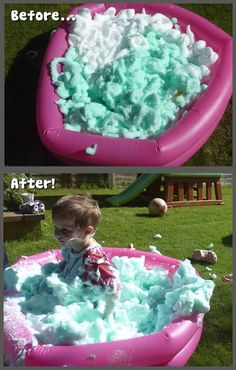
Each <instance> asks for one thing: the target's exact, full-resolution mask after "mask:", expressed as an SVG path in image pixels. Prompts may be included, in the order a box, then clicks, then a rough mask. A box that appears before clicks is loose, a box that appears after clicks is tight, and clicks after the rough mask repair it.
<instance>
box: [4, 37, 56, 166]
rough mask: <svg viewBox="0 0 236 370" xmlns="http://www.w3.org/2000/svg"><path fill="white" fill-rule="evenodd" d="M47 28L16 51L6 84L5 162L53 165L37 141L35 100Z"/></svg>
mask: <svg viewBox="0 0 236 370" xmlns="http://www.w3.org/2000/svg"><path fill="white" fill-rule="evenodd" d="M49 36H50V32H46V33H44V34H41V35H39V36H37V37H35V38H32V39H31V40H30V42H29V43H28V44H27V45H26V46H25V47H24V48H23V49H22V50H21V51H20V52H19V53H18V54H17V57H16V58H15V59H14V62H13V64H12V66H11V68H10V71H9V73H8V75H7V77H6V85H5V164H6V165H16V166H26V165H55V164H58V162H57V161H56V160H55V159H54V157H52V155H51V154H50V153H49V152H48V151H47V149H46V148H45V147H44V146H43V144H42V143H41V141H40V138H39V135H38V132H37V127H36V100H37V88H38V79H39V73H40V68H41V64H42V60H43V56H44V53H45V50H46V47H47V44H48V41H49Z"/></svg>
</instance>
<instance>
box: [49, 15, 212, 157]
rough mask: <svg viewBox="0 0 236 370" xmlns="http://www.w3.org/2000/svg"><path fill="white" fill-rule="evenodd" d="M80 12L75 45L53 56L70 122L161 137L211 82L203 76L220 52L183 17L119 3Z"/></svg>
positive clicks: (70, 126)
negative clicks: (182, 26)
mask: <svg viewBox="0 0 236 370" xmlns="http://www.w3.org/2000/svg"><path fill="white" fill-rule="evenodd" d="M75 18H76V20H75V21H74V22H70V31H69V35H68V42H69V49H68V50H67V52H66V53H65V55H64V57H60V58H55V59H54V60H53V61H52V63H51V76H52V82H53V83H54V85H55V86H56V92H57V94H58V96H59V97H60V99H59V100H58V101H57V102H56V103H57V104H58V107H59V109H60V111H61V113H63V114H64V128H65V129H67V130H73V131H81V132H89V133H93V134H99V135H104V136H112V137H127V138H140V139H146V138H155V137H156V136H157V135H159V134H160V133H161V132H163V131H165V130H166V129H167V128H169V127H170V126H171V125H172V124H173V123H174V122H175V121H176V120H177V119H178V118H179V116H180V115H181V114H182V113H181V112H182V111H183V108H184V107H186V106H187V105H188V104H189V103H190V102H192V101H193V100H194V99H195V98H196V97H197V96H198V95H199V94H200V93H201V92H202V91H204V90H205V89H206V88H207V85H206V84H204V83H202V79H203V78H204V77H205V76H207V75H208V74H209V73H210V69H209V68H208V67H209V66H210V65H211V64H213V63H214V62H215V61H216V60H217V57H218V56H217V54H216V53H215V52H214V51H213V50H212V48H211V47H209V46H207V45H206V42H205V41H204V40H195V36H194V34H193V32H192V31H191V28H190V26H187V28H186V31H185V32H184V31H182V30H180V29H179V28H180V27H178V24H177V19H175V18H172V19H169V18H168V17H166V16H165V15H163V14H160V13H157V14H154V15H149V14H146V12H145V10H144V11H143V12H142V13H135V11H134V9H125V10H121V11H120V12H119V13H118V14H117V15H115V9H114V8H108V9H107V10H106V11H105V12H104V13H103V14H95V16H94V17H93V18H92V16H91V14H90V12H89V10H88V9H81V10H80V11H79V13H78V14H76V15H75ZM58 64H61V65H63V68H62V71H61V72H60V73H59V72H58V69H57V65H58ZM86 153H87V154H90V155H94V154H95V152H94V151H93V150H91V148H90V147H88V148H86Z"/></svg>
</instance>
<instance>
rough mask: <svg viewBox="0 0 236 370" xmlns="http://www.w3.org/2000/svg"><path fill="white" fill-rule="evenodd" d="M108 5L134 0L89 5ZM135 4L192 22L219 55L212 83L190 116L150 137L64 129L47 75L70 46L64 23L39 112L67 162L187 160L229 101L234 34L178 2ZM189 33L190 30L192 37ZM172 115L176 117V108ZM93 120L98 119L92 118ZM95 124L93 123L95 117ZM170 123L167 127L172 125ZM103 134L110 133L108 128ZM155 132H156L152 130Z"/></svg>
mask: <svg viewBox="0 0 236 370" xmlns="http://www.w3.org/2000/svg"><path fill="white" fill-rule="evenodd" d="M110 6H114V7H115V8H116V9H117V12H118V11H119V10H120V9H122V8H130V7H131V4H119V5H118V4H116V5H114V4H109V5H105V4H89V5H88V4H86V7H87V8H89V9H90V11H91V13H92V14H94V13H103V12H104V10H105V9H106V8H108V7H110ZM132 7H133V8H134V9H135V11H136V13H140V12H141V11H142V9H143V8H145V10H146V12H147V13H149V14H155V13H157V12H160V13H162V14H164V15H166V16H167V17H168V18H170V19H173V17H176V18H177V19H178V23H179V25H180V27H181V30H186V28H187V26H188V25H190V26H191V29H192V31H193V33H194V35H195V36H196V39H197V40H205V41H206V43H207V45H209V46H210V47H211V48H213V50H214V51H215V52H216V53H217V54H218V55H219V59H218V61H217V62H216V63H215V64H214V65H213V67H211V73H210V75H209V76H208V77H207V78H206V80H205V81H204V82H206V83H207V85H208V88H207V89H206V91H204V92H203V93H202V94H201V95H200V96H199V97H198V99H197V100H196V101H195V102H194V103H193V104H192V106H191V107H190V108H189V111H188V113H187V114H186V115H184V116H182V118H180V119H179V121H178V122H177V123H176V124H175V125H174V126H173V127H171V128H169V129H168V130H167V131H166V132H164V133H162V134H161V135H158V136H157V137H156V138H154V139H152V140H150V139H135V138H132V139H127V138H121V137H119V138H118V137H116V138H113V137H108V136H107V137H106V136H100V135H96V134H91V133H85V132H73V131H69V130H65V128H64V127H63V115H62V113H60V111H59V110H58V107H57V105H56V104H55V101H56V100H58V96H57V95H56V94H55V91H54V88H55V86H53V85H52V83H51V80H50V76H49V74H48V68H49V64H50V62H51V61H52V60H53V59H54V58H55V57H58V58H60V57H62V56H63V55H64V54H65V52H66V50H67V49H68V46H69V45H68V41H67V39H68V34H69V33H70V31H69V29H68V24H66V23H64V24H62V25H61V26H60V27H58V29H57V30H56V32H55V33H54V34H53V36H52V39H51V41H50V43H49V46H48V49H47V53H46V55H45V59H44V62H43V66H42V72H41V77H40V84H39V94H38V110H37V117H38V128H39V133H40V136H41V138H42V140H43V142H44V143H45V144H46V146H47V147H48V148H49V149H50V150H51V151H52V152H53V153H54V154H55V155H57V156H59V157H61V158H62V159H64V160H65V161H66V162H67V163H68V164H69V163H71V164H80V163H81V164H83V163H86V164H94V165H180V164H182V163H184V162H185V161H186V160H187V159H189V158H190V157H191V156H192V155H193V154H194V153H195V152H196V151H197V150H198V149H199V148H200V147H201V145H202V144H203V143H204V142H205V141H206V140H207V139H208V137H209V136H210V134H211V133H212V132H213V130H214V128H215V127H216V125H217V123H218V121H219V119H220V118H221V116H222V114H223V112H224V109H225V107H226V105H227V102H228V99H229V97H230V95H231V89H232V73H231V72H232V66H231V46H232V45H231V43H232V41H231V38H230V37H229V36H228V35H227V34H225V33H224V32H223V31H222V30H220V29H219V28H217V27H216V26H214V25H213V24H211V23H210V22H208V21H206V20H205V19H203V18H201V17H199V16H197V15H196V14H194V13H191V12H189V11H186V10H185V9H182V8H180V7H177V6H175V5H170V4H159V5H156V4H155V5H154V4H140V5H132ZM79 8H81V7H77V8H75V9H73V10H72V12H71V14H75V13H76V12H77V11H78V9H79ZM98 15H99V14H98ZM169 22H170V21H169ZM75 29H76V27H75ZM190 32H191V31H190V30H188V33H189V35H190V36H191V33H190ZM75 36H76V35H73V37H74V39H73V37H72V36H70V45H74V46H75V45H76V46H78V45H80V43H81V41H80V40H79V41H78V35H77V36H76V37H77V38H75ZM77 44H78V45H77ZM80 46H81V45H80ZM81 48H82V46H81ZM123 58H126V56H123ZM83 59H84V61H86V60H87V59H88V57H87V59H86V55H83ZM85 59H86V60H85ZM100 59H101V58H100ZM95 62H97V60H95ZM202 86H204V85H202ZM59 90H60V89H59ZM59 90H58V92H59ZM199 92H200V90H199ZM177 99H178V100H180V97H178V96H177ZM180 103H181V102H180ZM93 108H94V107H93ZM94 109H95V108H94ZM95 110H96V109H95ZM95 113H96V112H95ZM154 113H155V112H154ZM172 116H173V117H174V118H176V115H173V113H172ZM116 118H117V117H116ZM104 120H105V119H104ZM91 121H94V119H93V117H92V119H91ZM100 123H101V126H102V127H104V126H103V124H104V122H103V120H100ZM129 123H130V122H129ZM91 124H92V125H94V122H92V123H91ZM165 124H166V123H165ZM69 125H70V124H69ZM166 125H167V126H168V124H166ZM77 126H78V122H77ZM67 127H68V126H67ZM90 131H91V129H90ZM111 131H112V130H111ZM160 131H162V128H161V129H160ZM104 133H105V134H106V129H105V128H104ZM112 133H113V134H114V132H109V129H108V131H107V134H108V135H110V134H112ZM157 133H158V130H157ZM138 134H140V133H138ZM138 134H137V133H132V134H131V135H130V137H134V136H135V135H137V136H138ZM141 134H142V132H141ZM126 135H127V132H126ZM128 135H129V133H128ZM152 135H154V132H152V133H151V136H152ZM124 136H125V135H124ZM95 148H96V149H95Z"/></svg>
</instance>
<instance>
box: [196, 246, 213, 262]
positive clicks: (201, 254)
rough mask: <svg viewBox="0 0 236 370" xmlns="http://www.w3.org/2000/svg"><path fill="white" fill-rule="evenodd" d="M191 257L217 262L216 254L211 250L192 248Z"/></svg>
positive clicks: (197, 259)
mask: <svg viewBox="0 0 236 370" xmlns="http://www.w3.org/2000/svg"><path fill="white" fill-rule="evenodd" d="M191 259H193V260H195V261H203V262H207V263H212V264H214V263H216V262H217V254H216V253H215V252H214V251H211V250H206V249H194V251H193V253H192V257H191Z"/></svg>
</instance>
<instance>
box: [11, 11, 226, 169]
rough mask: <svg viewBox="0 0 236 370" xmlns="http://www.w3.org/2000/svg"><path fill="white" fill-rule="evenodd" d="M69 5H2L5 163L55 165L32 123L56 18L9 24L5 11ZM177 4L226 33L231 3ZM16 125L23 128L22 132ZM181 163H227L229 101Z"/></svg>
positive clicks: (197, 164)
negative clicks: (213, 127)
mask: <svg viewBox="0 0 236 370" xmlns="http://www.w3.org/2000/svg"><path fill="white" fill-rule="evenodd" d="M74 6H75V4H5V76H6V94H5V96H6V122H7V125H6V129H5V143H6V145H5V148H6V157H5V158H6V165H13V166H20V165H23V166H25V165H40V166H42V165H58V164H59V163H58V162H57V161H56V159H55V158H53V156H52V155H51V154H50V153H49V152H48V151H47V150H46V149H45V148H44V146H43V145H42V144H41V142H40V140H39V138H38V135H37V130H36V123H35V102H36V99H37V86H38V78H39V72H40V67H41V64H42V60H43V56H44V53H45V50H46V47H47V45H48V42H49V36H50V32H51V31H52V30H53V29H55V28H56V27H57V26H58V24H59V22H55V21H52V20H51V21H50V20H49V21H47V22H35V21H33V22H30V21H25V22H19V21H18V22H12V21H11V20H10V13H11V10H14V9H17V10H18V11H29V10H31V9H32V10H34V11H35V12H37V11H51V12H52V11H59V12H60V15H61V16H65V15H66V14H68V12H69V11H70V9H72V8H73V7H74ZM181 6H182V7H185V8H186V9H189V10H191V11H193V12H196V13H197V14H199V15H201V16H202V17H204V18H206V19H208V20H209V21H210V22H212V23H214V24H216V25H217V26H218V27H220V28H222V29H223V30H224V31H225V32H227V33H229V34H230V35H232V4H181ZM31 50H34V51H36V52H37V53H38V54H37V56H36V57H35V58H33V59H30V57H29V56H27V52H29V51H31ZM22 86H24V89H23V93H22ZM22 127H24V128H25V130H22ZM26 132H27V133H28V134H26ZM12 148H14V150H12ZM29 152H30V153H31V155H30V156H29V155H28V153H29ZM16 153H17V156H16ZM186 165H188V166H189V165H190V166H193V165H195V166H209V165H211V166H215V165H224V166H231V165H232V103H231V102H230V103H229V104H228V107H227V109H226V111H225V113H224V115H223V117H222V119H221V121H220V123H219V125H218V126H217V129H216V130H215V132H214V133H213V135H212V136H211V138H210V139H209V140H208V142H207V143H206V144H205V145H204V146H203V147H202V148H201V149H200V150H199V151H198V152H197V153H196V154H195V155H194V156H193V157H192V158H191V159H190V160H189V161H188V162H187V163H186Z"/></svg>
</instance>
